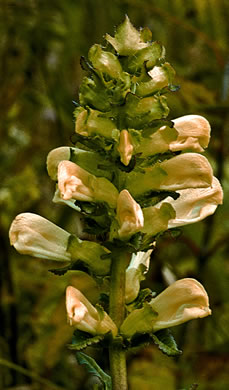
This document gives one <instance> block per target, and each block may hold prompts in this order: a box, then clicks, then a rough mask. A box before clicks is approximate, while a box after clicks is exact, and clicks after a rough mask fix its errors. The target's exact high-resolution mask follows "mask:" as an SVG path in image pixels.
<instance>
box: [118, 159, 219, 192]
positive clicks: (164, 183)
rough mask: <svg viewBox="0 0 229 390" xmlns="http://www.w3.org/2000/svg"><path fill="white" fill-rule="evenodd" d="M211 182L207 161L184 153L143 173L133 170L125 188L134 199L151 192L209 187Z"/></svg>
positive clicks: (210, 170) (209, 167)
mask: <svg viewBox="0 0 229 390" xmlns="http://www.w3.org/2000/svg"><path fill="white" fill-rule="evenodd" d="M212 180H213V172H212V168H211V165H210V164H209V162H208V160H207V159H206V158H205V157H204V156H202V155H201V154H198V153H185V154H180V155H178V156H175V157H173V158H170V159H169V160H165V161H163V162H162V163H158V164H155V165H154V166H153V167H149V168H145V172H144V173H141V172H138V171H134V170H133V171H132V172H130V173H129V175H128V177H127V179H126V184H125V186H126V188H127V189H128V191H129V192H130V193H131V195H132V196H134V197H136V196H140V195H142V194H143V193H146V192H148V191H153V190H169V191H177V190H182V189H185V188H204V187H209V186H211V184H212ZM139 183H141V185H139Z"/></svg>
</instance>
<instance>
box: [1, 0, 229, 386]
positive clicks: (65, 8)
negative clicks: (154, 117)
mask: <svg viewBox="0 0 229 390" xmlns="http://www.w3.org/2000/svg"><path fill="white" fill-rule="evenodd" d="M125 14H128V16H129V17H130V20H131V21H132V23H133V24H134V25H135V26H136V27H141V26H142V27H146V26H148V27H149V28H150V29H151V30H152V32H153V39H155V40H159V41H160V42H162V43H163V45H164V46H165V47H166V50H167V60H168V61H169V62H170V63H171V64H172V65H173V67H174V68H175V70H176V72H177V76H176V84H178V85H180V86H181V89H180V90H179V91H178V92H176V93H172V94H170V95H169V97H168V100H169V106H170V108H171V111H170V116H169V117H170V118H171V119H172V118H176V117H179V116H182V115H185V114H192V113H196V114H200V115H204V116H205V117H206V118H207V119H208V120H209V121H210V123H211V126H212V139H211V143H210V146H209V148H208V150H207V151H206V153H205V155H206V156H207V157H208V158H209V160H210V161H211V163H212V165H213V167H214V172H215V175H216V176H217V177H218V178H219V179H220V180H221V182H222V184H223V187H224V194H225V200H224V205H223V206H221V207H219V208H218V210H217V212H216V214H215V215H214V216H213V217H209V218H207V220H205V221H203V222H201V223H198V224H196V225H190V226H187V227H185V228H183V229H182V234H181V236H179V237H177V238H174V237H172V236H171V234H170V233H166V234H165V235H164V236H163V237H162V238H160V240H159V241H158V245H157V249H156V250H155V252H154V255H153V259H152V264H151V269H150V272H149V275H148V277H147V280H146V281H145V282H144V285H145V286H148V287H151V288H152V289H153V290H154V291H157V292H160V291H161V290H162V289H163V288H164V287H165V286H166V283H165V282H166V281H165V277H164V274H165V273H164V272H163V270H165V269H166V270H167V274H168V270H170V271H171V272H172V273H173V274H174V275H175V277H176V278H182V277H195V278H197V279H198V280H199V281H201V282H202V283H203V284H204V286H205V287H206V289H207V291H208V293H209V297H210V302H211V308H212V311H213V314H212V316H211V317H208V318H205V319H202V320H199V321H191V322H190V323H187V324H184V325H181V326H179V327H177V328H174V329H173V330H172V332H173V334H174V336H175V338H176V340H177V343H178V346H179V347H180V349H183V355H181V356H180V357H179V358H168V357H167V356H165V355H163V354H162V353H161V352H160V351H159V350H158V349H157V348H156V347H155V346H149V347H148V348H145V349H144V350H139V351H135V352H134V353H129V354H128V372H129V385H130V390H138V389H141V390H150V389H153V390H181V389H189V388H191V386H192V385H193V384H195V383H197V384H198V390H215V389H217V390H227V389H228V388H229V370H228V367H229V262H228V253H229V201H228V194H229V184H228V179H229V165H228V158H229V150H228V148H229V143H228V138H229V42H228V41H229V23H228V20H229V1H228V0H186V1H182V0H113V1H109V0H64V1H63V0H55V1H50V2H48V1H45V0H26V1H25V0H0V53H1V54H0V55H1V63H0V120H1V126H0V132H1V142H0V155H1V164H0V177H1V188H0V208H1V219H0V240H1V243H0V251H1V258H0V260H1V261H0V282H1V285H0V290H1V302H0V359H4V362H3V361H2V360H0V363H2V364H0V388H1V389H12V390H13V389H14V390H46V389H47V390H48V389H52V388H53V389H57V388H59V389H60V388H62V389H65V390H73V389H74V390H78V389H79V390H84V389H85V390H86V389H89V388H90V386H91V385H92V384H93V383H94V382H95V378H89V377H88V375H87V373H86V371H85V369H84V368H83V367H79V366H78V365H77V363H76V360H75V356H74V353H72V352H71V351H70V350H68V349H67V347H66V344H67V343H68V342H70V340H71V335H72V329H71V328H70V327H69V326H68V325H67V324H66V315H65V307H64V290H65V287H66V285H67V284H68V283H72V284H73V285H75V286H77V287H78V288H79V289H81V290H82V291H83V292H85V294H86V295H87V297H88V298H89V299H91V300H92V301H93V300H94V299H95V297H96V296H97V295H98V293H99V292H98V290H97V288H96V286H95V285H94V284H93V283H92V281H91V279H90V278H89V277H87V276H84V275H83V274H80V273H75V274H73V273H68V274H66V275H65V276H62V277H57V276H55V275H53V274H51V273H49V272H48V269H50V268H52V267H53V266H54V265H53V264H50V263H48V262H45V261H40V260H37V259H33V258H30V257H29V256H20V255H18V254H17V253H16V251H15V250H14V249H12V248H10V246H9V240H8V229H9V226H10V223H11V221H12V220H13V218H14V217H15V216H16V215H17V214H19V213H21V212H25V211H30V212H34V213H37V214H40V215H42V216H44V217H46V218H48V219H50V220H52V221H53V222H55V223H57V224H58V225H60V226H62V227H63V228H66V230H69V231H71V232H73V231H74V229H75V228H76V223H77V222H76V215H75V214H74V213H73V212H72V210H70V209H68V208H67V206H65V207H62V206H58V205H56V204H54V203H52V196H53V192H54V183H53V182H51V180H50V179H49V177H48V175H47V173H46V156H47V153H48V152H49V151H50V150H51V149H53V148H55V147H58V146H61V145H71V140H70V137H71V135H72V133H73V131H74V123H73V115H72V112H73V109H74V105H73V103H72V101H73V100H75V101H77V100H78V89H79V85H80V83H81V80H82V77H83V71H82V70H81V68H80V64H79V61H80V56H81V55H84V56H86V55H87V52H88V49H89V48H90V46H91V45H92V44H93V43H103V36H104V34H105V33H110V34H111V35H113V31H114V26H117V25H118V24H119V23H120V22H121V21H122V20H123V19H124V16H125ZM87 352H88V353H90V354H91V355H92V356H94V357H95V358H96V359H97V361H99V363H100V364H101V366H102V367H103V368H104V369H105V370H107V369H108V363H107V361H108V356H107V353H106V351H105V352H104V353H103V354H102V353H101V351H99V350H94V349H88V351H87ZM3 363H4V364H3ZM12 363H13V364H16V365H18V366H20V367H21V368H24V369H26V370H28V372H27V373H29V374H30V376H29V375H24V374H23V373H22V372H19V368H18V369H17V370H15V369H10V368H9V367H8V365H10V364H12ZM34 373H36V374H37V375H39V378H36V379H34V378H32V377H31V375H32V376H33V375H34ZM44 380H46V381H48V382H47V383H45V382H44V383H41V382H42V381H44ZM57 386H59V387H57ZM194 388H196V387H195V386H193V389H194Z"/></svg>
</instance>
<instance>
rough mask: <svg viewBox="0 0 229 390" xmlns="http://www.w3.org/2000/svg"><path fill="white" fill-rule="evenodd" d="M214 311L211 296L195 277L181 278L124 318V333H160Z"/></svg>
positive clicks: (130, 335) (125, 334)
mask: <svg viewBox="0 0 229 390" xmlns="http://www.w3.org/2000/svg"><path fill="white" fill-rule="evenodd" d="M210 314H211V310H210V308H209V300H208V295H207V292H206V291H205V289H204V287H203V286H202V284H200V283H199V282H198V281H197V280H195V279H191V278H186V279H181V280H178V281H176V282H175V283H173V284H171V285H170V286H169V287H168V288H166V289H165V290H164V291H162V293H160V294H159V295H158V296H157V297H156V298H153V299H152V300H151V301H150V302H149V303H148V302H146V303H145V304H144V305H143V307H142V308H141V309H136V310H133V311H132V312H131V313H130V314H129V316H127V318H126V319H125V320H124V322H123V324H122V326H121V333H122V334H123V335H124V336H125V337H128V338H130V337H132V336H133V335H134V334H136V333H152V332H157V331H158V330H160V329H164V328H170V327H172V326H176V325H180V324H183V323H184V322H186V321H189V320H193V319H196V318H203V317H207V316H208V315H210Z"/></svg>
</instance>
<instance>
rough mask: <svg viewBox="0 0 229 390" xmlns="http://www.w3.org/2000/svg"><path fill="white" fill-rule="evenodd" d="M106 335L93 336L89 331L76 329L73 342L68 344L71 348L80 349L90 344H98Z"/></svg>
mask: <svg viewBox="0 0 229 390" xmlns="http://www.w3.org/2000/svg"><path fill="white" fill-rule="evenodd" d="M103 338H104V335H96V336H94V337H92V336H91V335H90V334H89V333H86V332H82V331H80V330H76V331H75V332H74V335H73V337H72V344H68V348H69V349H73V350H77V351H80V350H82V349H84V348H87V347H88V346H89V345H93V344H98V343H99V342H100V341H101V340H103Z"/></svg>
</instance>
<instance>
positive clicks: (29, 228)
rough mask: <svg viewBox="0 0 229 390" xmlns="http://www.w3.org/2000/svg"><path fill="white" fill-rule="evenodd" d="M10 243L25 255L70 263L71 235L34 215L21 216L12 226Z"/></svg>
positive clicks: (24, 214) (23, 214) (25, 214)
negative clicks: (69, 247) (69, 246)
mask: <svg viewBox="0 0 229 390" xmlns="http://www.w3.org/2000/svg"><path fill="white" fill-rule="evenodd" d="M9 237H10V243H11V245H13V246H14V247H15V249H16V250H17V251H18V252H20V253H22V254H25V255H31V256H35V257H40V258H43V259H50V260H56V261H70V260H71V255H70V253H68V252H67V247H68V240H69V237H70V234H69V233H68V232H66V231H65V230H63V229H61V228H60V227H59V226H57V225H55V224H54V223H52V222H50V221H48V220H47V219H45V218H43V217H40V216H39V215H36V214H32V213H22V214H19V215H18V216H17V217H16V218H15V219H14V221H13V222H12V224H11V227H10V231H9Z"/></svg>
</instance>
